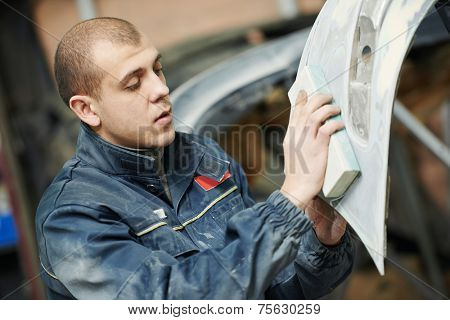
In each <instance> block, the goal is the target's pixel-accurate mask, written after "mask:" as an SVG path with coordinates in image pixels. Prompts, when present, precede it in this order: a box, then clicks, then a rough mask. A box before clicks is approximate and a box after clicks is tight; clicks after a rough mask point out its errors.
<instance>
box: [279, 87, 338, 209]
mask: <svg viewBox="0 0 450 320" xmlns="http://www.w3.org/2000/svg"><path fill="white" fill-rule="evenodd" d="M331 100H332V97H331V96H330V95H324V94H315V95H313V96H311V97H310V98H309V99H308V96H307V94H306V92H305V91H300V92H299V94H298V96H297V101H296V102H295V106H294V108H293V110H292V116H291V120H290V122H289V126H288V130H287V132H286V137H285V139H284V142H283V149H284V159H285V161H284V173H285V176H286V178H285V180H284V183H283V186H282V187H281V193H283V194H284V196H286V197H287V198H288V199H289V200H290V201H292V202H293V203H294V204H295V205H296V206H297V207H299V208H301V209H303V210H304V209H305V208H306V206H307V204H308V203H309V202H310V201H311V200H312V199H313V198H314V196H316V195H317V194H318V193H319V191H320V190H321V189H322V186H323V181H324V178H325V170H326V167H327V159H328V145H329V143H330V137H331V135H332V134H333V133H335V132H336V131H338V130H340V129H342V128H343V127H344V124H343V122H342V121H328V122H326V123H325V121H326V120H327V119H328V118H330V117H332V116H335V115H337V114H339V113H340V108H338V107H336V106H332V105H330V104H329V103H330V102H331Z"/></svg>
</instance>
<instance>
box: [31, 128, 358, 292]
mask: <svg viewBox="0 0 450 320" xmlns="http://www.w3.org/2000/svg"><path fill="white" fill-rule="evenodd" d="M164 167H165V174H166V177H167V181H168V185H169V189H170V194H171V200H172V201H169V200H168V197H166V196H165V192H164V188H163V185H162V183H161V179H160V177H159V176H158V175H157V173H156V172H157V168H156V161H155V159H154V158H152V157H150V156H147V155H145V154H140V153H136V152H133V151H131V150H129V149H125V148H122V147H120V146H117V145H113V144H111V143H109V142H107V141H105V140H103V139H102V138H101V137H100V136H98V135H97V134H96V133H94V132H93V131H92V130H91V129H90V128H89V127H88V126H87V125H85V124H83V123H82V124H81V129H80V133H79V136H78V142H77V149H76V154H75V155H74V157H73V158H72V159H70V160H69V161H67V162H66V163H65V165H64V166H63V168H62V170H61V171H60V172H59V174H58V175H57V176H56V177H55V179H54V180H53V182H52V183H51V185H50V186H49V187H48V189H47V190H46V192H45V193H44V195H43V197H42V199H41V201H40V204H39V207H38V209H37V214H36V234H37V240H38V247H39V256H40V262H41V267H42V272H41V276H42V279H43V281H44V283H45V284H46V286H47V288H48V296H49V298H51V299H265V298H266V299H303V298H308V299H310V298H318V297H321V296H323V295H324V294H326V293H328V292H330V291H331V290H332V289H333V288H334V287H336V286H337V285H338V284H339V283H340V282H342V281H343V280H344V279H345V277H346V276H347V275H348V274H349V273H350V271H351V266H352V261H353V256H354V252H353V250H354V245H353V240H352V237H351V235H350V234H349V231H348V230H347V231H346V233H345V235H344V237H343V238H342V241H341V243H340V244H339V245H337V246H334V247H326V246H324V245H322V244H321V243H320V242H319V241H318V239H317V237H316V235H315V232H314V231H313V229H312V223H311V221H310V220H309V218H308V217H307V215H305V214H304V212H303V211H301V210H300V209H298V208H297V207H295V206H294V205H293V204H292V203H291V202H290V201H289V200H288V199H287V198H285V197H284V196H283V195H282V194H281V193H280V192H279V191H275V192H273V193H272V194H271V195H270V196H269V197H268V198H267V200H266V201H264V202H260V203H255V201H254V200H253V199H252V197H251V196H250V193H249V189H248V184H247V180H246V177H245V174H244V172H243V170H242V168H241V167H240V166H239V165H238V164H237V163H236V162H235V161H234V160H233V159H231V157H230V156H228V155H227V154H226V153H225V152H224V151H223V150H222V149H221V148H220V147H219V146H218V145H217V144H216V143H215V142H213V140H211V139H207V138H204V137H200V136H196V135H191V134H185V133H180V132H176V135H175V140H174V141H173V142H172V143H171V144H170V145H169V146H167V147H165V148H164Z"/></svg>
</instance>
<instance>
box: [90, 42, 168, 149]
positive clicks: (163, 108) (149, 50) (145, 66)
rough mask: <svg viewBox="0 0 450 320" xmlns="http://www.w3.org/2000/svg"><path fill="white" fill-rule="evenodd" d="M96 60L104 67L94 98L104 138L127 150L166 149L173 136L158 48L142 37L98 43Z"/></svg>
mask: <svg viewBox="0 0 450 320" xmlns="http://www.w3.org/2000/svg"><path fill="white" fill-rule="evenodd" d="M93 57H94V62H95V63H96V65H97V66H99V67H100V68H101V69H103V70H104V71H106V73H107V74H106V76H105V77H104V78H103V80H102V83H101V97H100V99H98V100H94V101H95V105H96V106H95V107H96V110H95V111H96V112H97V114H98V116H99V117H100V120H101V123H100V125H99V126H98V127H94V128H93V129H94V130H95V131H96V132H97V133H98V134H99V135H100V136H101V137H103V138H104V139H105V140H107V141H109V142H111V143H114V144H118V145H121V146H125V147H129V148H150V147H163V146H166V145H168V144H169V143H171V142H172V141H173V139H174V137H175V130H174V127H173V124H172V105H171V103H170V101H169V88H168V87H167V86H166V79H165V78H164V75H163V73H162V65H161V61H160V55H159V53H158V51H157V50H156V49H155V47H153V46H152V45H151V44H149V42H148V40H147V39H146V38H145V37H144V36H142V39H141V44H140V45H139V46H137V47H136V46H130V45H117V44H112V43H111V42H108V41H100V42H97V43H96V44H95V45H94V48H93Z"/></svg>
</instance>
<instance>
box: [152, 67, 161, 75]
mask: <svg viewBox="0 0 450 320" xmlns="http://www.w3.org/2000/svg"><path fill="white" fill-rule="evenodd" d="M153 71H154V72H155V73H156V74H157V75H161V74H162V72H163V68H162V67H158V68H155V69H153Z"/></svg>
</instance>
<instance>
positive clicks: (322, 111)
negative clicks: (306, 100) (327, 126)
mask: <svg viewBox="0 0 450 320" xmlns="http://www.w3.org/2000/svg"><path fill="white" fill-rule="evenodd" d="M340 112H341V109H340V108H339V107H336V106H332V105H329V104H327V105H324V106H323V107H322V108H319V109H318V110H316V111H315V112H314V113H313V114H312V115H311V116H310V117H309V121H308V123H309V125H310V126H311V133H312V134H313V135H314V137H316V136H317V132H318V130H319V128H320V126H322V124H323V123H324V122H325V120H327V119H328V118H330V117H331V116H335V115H337V114H339V113H340Z"/></svg>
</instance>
